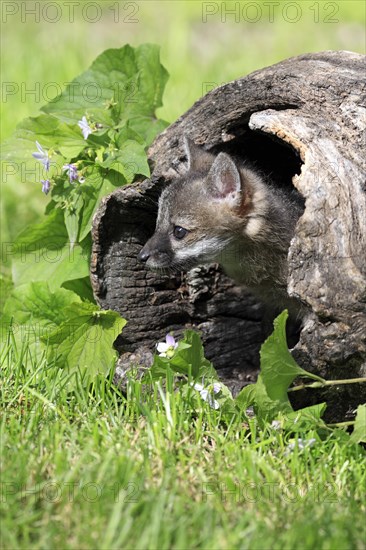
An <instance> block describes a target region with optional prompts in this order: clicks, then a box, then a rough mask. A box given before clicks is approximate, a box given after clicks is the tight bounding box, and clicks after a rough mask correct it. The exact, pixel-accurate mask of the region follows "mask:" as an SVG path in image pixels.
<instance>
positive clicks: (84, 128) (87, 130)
mask: <svg viewBox="0 0 366 550" xmlns="http://www.w3.org/2000/svg"><path fill="white" fill-rule="evenodd" d="M78 126H79V128H80V129H81V132H82V134H83V137H84V139H88V137H89V135H90V134H91V133H92V132H93V130H92V128H91V127H90V126H89V123H88V121H87V120H86V116H83V118H82V119H81V120H79V121H78Z"/></svg>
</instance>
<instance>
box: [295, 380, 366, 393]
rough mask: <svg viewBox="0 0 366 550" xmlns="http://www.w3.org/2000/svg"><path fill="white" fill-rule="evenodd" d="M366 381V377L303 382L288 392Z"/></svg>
mask: <svg viewBox="0 0 366 550" xmlns="http://www.w3.org/2000/svg"><path fill="white" fill-rule="evenodd" d="M365 382H366V378H345V379H342V380H324V382H314V383H313V384H301V385H300V386H295V387H294V388H290V389H289V390H287V391H288V392H293V391H300V390H304V389H307V388H323V387H325V386H340V385H343V384H362V383H365Z"/></svg>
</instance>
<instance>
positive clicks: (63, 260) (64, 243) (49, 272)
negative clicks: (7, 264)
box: [13, 209, 91, 290]
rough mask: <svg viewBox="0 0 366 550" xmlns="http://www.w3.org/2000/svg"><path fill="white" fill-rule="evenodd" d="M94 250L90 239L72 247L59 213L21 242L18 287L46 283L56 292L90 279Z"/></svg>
mask: <svg viewBox="0 0 366 550" xmlns="http://www.w3.org/2000/svg"><path fill="white" fill-rule="evenodd" d="M90 249H91V241H90V238H87V239H84V240H83V241H82V242H81V243H76V244H75V245H74V246H73V247H72V246H71V245H70V242H69V238H68V234H67V230H66V227H65V222H64V214H63V212H62V211H61V210H59V209H56V210H54V211H53V212H52V213H51V214H49V215H48V216H46V218H45V219H44V221H43V222H41V223H40V224H37V225H33V226H31V227H30V228H28V229H26V230H24V231H23V232H22V233H21V234H20V235H19V237H18V238H17V240H16V242H15V244H14V250H13V254H14V256H13V280H14V284H15V285H16V286H19V285H21V284H25V283H28V282H31V281H45V280H46V281H48V283H49V285H50V288H51V290H54V289H56V288H58V287H59V286H60V285H61V284H62V283H63V282H64V281H69V280H72V279H80V278H83V277H86V276H88V275H89V257H90Z"/></svg>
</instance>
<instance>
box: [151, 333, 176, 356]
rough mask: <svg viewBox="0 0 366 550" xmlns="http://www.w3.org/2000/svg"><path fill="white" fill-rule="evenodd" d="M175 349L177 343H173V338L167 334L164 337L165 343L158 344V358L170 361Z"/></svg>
mask: <svg viewBox="0 0 366 550" xmlns="http://www.w3.org/2000/svg"><path fill="white" fill-rule="evenodd" d="M177 347H178V343H177V342H176V341H175V339H174V337H173V336H172V335H171V334H167V335H166V337H165V342H159V343H158V344H157V346H156V349H157V351H158V352H159V356H160V357H168V358H169V359H171V358H172V357H173V355H174V353H175V350H176V349H177Z"/></svg>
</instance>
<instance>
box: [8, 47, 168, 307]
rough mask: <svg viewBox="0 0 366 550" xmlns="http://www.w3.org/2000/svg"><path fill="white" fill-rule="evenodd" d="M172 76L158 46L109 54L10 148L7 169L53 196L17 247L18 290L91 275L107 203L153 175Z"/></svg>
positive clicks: (21, 129) (21, 128)
mask: <svg viewBox="0 0 366 550" xmlns="http://www.w3.org/2000/svg"><path fill="white" fill-rule="evenodd" d="M167 78H168V73H167V71H166V70H165V69H164V67H163V66H162V65H161V64H160V61H159V48H158V47H157V46H154V45H149V44H144V45H141V46H139V47H137V48H132V47H131V46H128V45H127V46H124V47H123V48H120V49H114V50H107V51H105V52H104V53H102V54H101V55H100V56H99V57H98V58H97V59H96V60H95V61H94V63H93V64H92V65H91V67H90V68H89V69H88V70H87V71H86V72H84V73H83V74H81V75H80V76H79V77H77V78H75V79H74V80H73V81H72V82H71V83H70V84H69V85H68V86H67V87H66V89H65V90H64V91H63V92H62V93H61V95H59V96H58V97H56V98H55V99H54V100H53V101H51V102H50V103H48V104H47V105H45V106H44V107H42V109H41V110H42V111H43V114H40V115H39V116H37V117H31V118H28V119H26V120H24V121H23V122H21V123H20V124H19V125H18V127H17V130H16V133H15V136H14V137H13V138H12V139H10V140H9V141H7V142H6V143H5V144H4V146H3V150H2V158H3V160H4V161H5V163H8V164H9V165H10V167H13V168H14V171H16V170H20V171H21V173H22V174H23V175H24V178H25V179H26V180H27V181H29V183H37V184H38V185H40V186H41V185H42V190H43V192H44V193H46V194H49V196H50V198H51V201H50V203H49V204H48V207H47V210H46V217H45V219H44V220H43V221H42V222H41V223H40V224H37V225H35V226H32V227H31V228H28V229H25V230H24V231H23V232H22V233H21V234H20V235H19V237H18V239H17V240H16V242H15V243H14V245H13V250H12V255H13V258H14V261H13V279H14V283H15V284H16V285H21V284H24V283H25V282H29V281H30V280H31V281H42V280H47V281H49V282H50V286H51V288H53V289H56V288H58V287H59V286H60V285H63V284H64V283H65V282H66V281H73V280H78V279H82V278H84V277H86V276H87V275H88V273H89V257H90V246H91V241H90V230H91V223H92V219H93V216H94V213H95V212H96V210H97V208H98V206H99V204H100V201H101V199H102V198H103V197H104V196H105V195H107V194H108V193H111V192H112V191H113V190H114V189H116V188H117V187H119V186H121V185H125V184H126V183H131V182H132V181H134V180H135V179H136V178H138V177H148V176H149V174H150V170H149V166H148V163H147V156H146V149H147V147H148V146H149V145H150V143H151V142H152V140H153V139H154V137H155V136H156V135H157V134H158V133H159V132H161V131H162V130H163V129H164V128H165V127H166V125H167V123H165V122H164V121H162V120H159V119H158V118H156V116H155V110H156V109H157V108H158V107H160V106H161V105H162V95H163V91H164V87H165V83H166V81H167ZM8 168H9V167H8ZM8 171H9V169H8ZM78 292H79V293H80V295H81V297H87V294H88V293H87V292H85V289H84V291H81V290H80V286H79V288H78ZM89 297H90V293H89Z"/></svg>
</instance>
